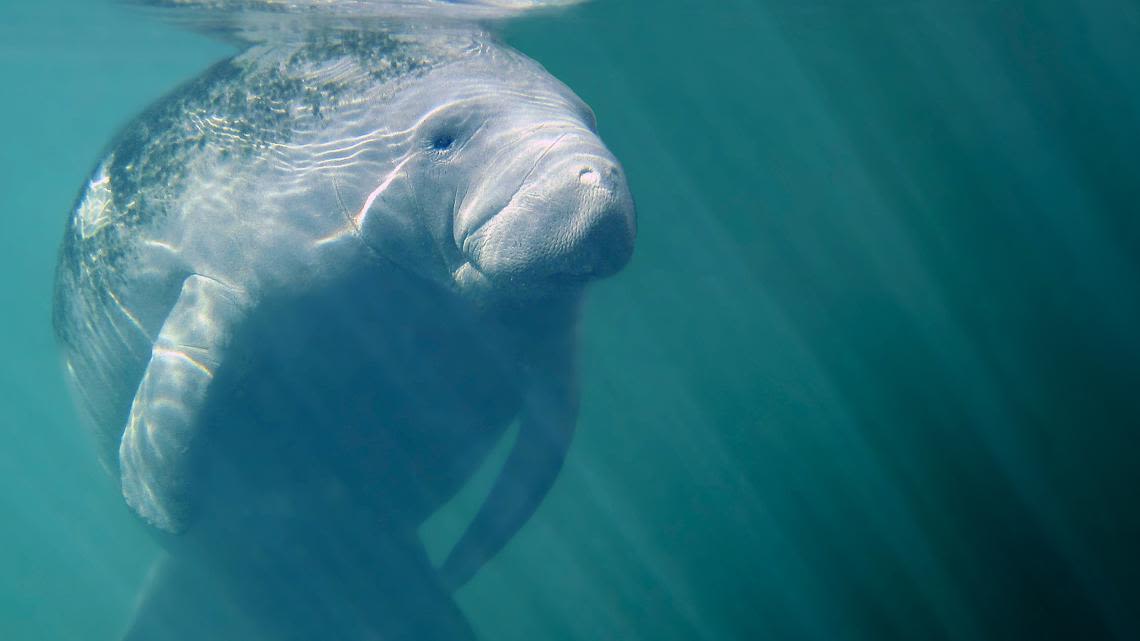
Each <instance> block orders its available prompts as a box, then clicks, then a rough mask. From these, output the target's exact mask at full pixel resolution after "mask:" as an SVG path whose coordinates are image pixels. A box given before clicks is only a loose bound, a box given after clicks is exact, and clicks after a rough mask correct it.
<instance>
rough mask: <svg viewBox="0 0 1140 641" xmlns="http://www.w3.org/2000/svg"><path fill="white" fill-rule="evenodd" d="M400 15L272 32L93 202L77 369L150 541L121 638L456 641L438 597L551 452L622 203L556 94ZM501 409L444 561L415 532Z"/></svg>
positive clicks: (64, 315)
mask: <svg viewBox="0 0 1140 641" xmlns="http://www.w3.org/2000/svg"><path fill="white" fill-rule="evenodd" d="M176 4H177V3H176ZM206 4H210V3H206ZM266 4H270V3H266ZM318 5H319V3H318ZM320 6H323V5H320ZM248 11H252V9H250V8H249V7H243V12H248ZM242 15H247V13H243V14H242ZM266 15H271V14H268V13H267V14H266ZM417 15H418V16H419V17H417V18H416V19H415V20H411V21H409V20H407V19H401V20H397V21H393V20H384V21H378V22H369V21H362V22H360V23H357V22H353V21H349V22H346V23H338V24H336V25H335V26H330V25H325V26H323V27H321V28H316V27H308V28H306V27H304V26H303V25H304V24H305V23H304V21H301V22H299V23H298V22H291V23H289V28H281V29H266V30H265V33H267V34H268V35H265V36H264V37H261V38H258V39H247V40H245V41H244V45H243V46H242V48H241V49H240V51H239V52H238V53H237V54H236V55H234V56H233V57H231V58H229V59H226V60H223V61H221V62H219V63H217V64H215V65H214V66H213V67H211V68H210V69H208V70H207V71H206V72H205V73H203V74H202V75H201V76H199V77H198V78H196V79H193V80H191V81H190V82H188V83H186V84H185V85H184V86H182V87H180V88H179V89H177V90H175V91H174V92H173V93H171V94H170V95H168V96H167V97H165V98H163V99H161V100H160V101H159V102H157V103H156V104H154V105H153V106H152V107H150V108H149V109H147V110H146V111H145V112H144V113H143V114H141V115H140V116H138V117H137V118H136V119H135V120H134V121H133V122H131V123H130V124H129V125H128V126H127V127H126V128H125V129H124V130H123V131H122V133H121V134H120V135H119V137H118V138H117V140H115V141H114V142H113V143H112V144H111V145H110V147H109V148H108V151H107V152H106V154H105V157H104V158H103V159H102V160H101V161H100V162H99V163H98V165H97V167H96V169H95V170H94V171H93V173H92V175H91V177H90V179H89V180H88V181H87V184H86V185H85V186H84V187H83V189H82V191H81V194H80V197H79V199H78V202H77V204H76V206H75V208H74V212H73V214H72V216H71V218H70V222H69V224H68V226H67V229H66V232H65V235H64V240H63V243H62V248H61V252H60V260H59V264H58V270H57V279H56V290H55V307H54V323H55V329H56V334H57V336H58V339H59V342H60V344H61V350H62V353H63V357H64V363H65V370H66V377H67V378H68V380H69V382H70V383H71V386H72V389H73V390H74V395H75V397H76V399H77V402H78V405H79V406H80V409H81V414H82V415H83V417H84V420H85V422H86V423H88V425H89V427H90V429H91V432H92V433H93V434H94V435H95V440H96V443H97V450H98V452H99V455H100V458H101V460H102V461H103V463H104V464H105V467H106V468H107V469H108V470H109V472H110V473H112V474H114V475H116V476H117V477H118V478H119V479H120V481H121V487H122V494H123V497H124V498H125V501H126V504H127V505H129V506H130V508H131V509H132V510H133V511H134V512H135V513H137V515H138V516H139V517H141V519H142V520H143V521H145V522H146V523H147V524H149V525H148V527H149V529H150V530H151V531H152V532H153V533H154V534H155V536H156V537H158V538H159V539H160V540H161V542H162V543H163V545H164V547H165V550H166V555H165V558H164V560H163V561H162V562H161V563H160V565H159V566H157V567H156V569H155V570H154V572H153V573H152V576H151V578H150V579H149V580H148V585H147V586H146V588H145V591H144V592H143V593H142V595H141V597H140V603H139V607H138V611H137V612H136V614H135V617H134V621H133V622H132V624H131V626H130V629H129V630H128V632H127V634H126V636H125V638H127V639H140V640H141V639H147V640H151V641H154V640H156V639H178V640H181V639H202V638H216V639H226V638H235V639H236V638H242V639H255V638H265V639H437V638H438V639H443V638H447V639H464V638H473V634H472V632H471V629H470V627H469V626H468V624H467V622H466V621H465V620H464V618H463V616H462V614H461V613H460V612H459V610H458V608H457V607H456V605H455V604H454V602H453V600H452V593H453V591H454V590H455V589H457V588H458V587H460V586H462V585H463V584H465V583H466V582H467V581H468V580H469V579H470V578H471V577H472V576H473V575H474V574H475V573H476V572H477V571H478V570H479V568H480V567H481V566H482V565H483V564H484V563H485V562H486V561H487V560H488V559H490V558H491V557H493V556H494V555H495V554H496V553H497V552H498V551H499V550H500V549H501V548H502V547H503V545H504V544H505V543H506V542H507V541H508V540H509V539H510V538H511V537H512V536H513V535H514V534H515V533H516V532H517V531H518V529H519V528H520V527H521V526H522V525H523V524H524V523H525V522H526V521H527V520H528V518H529V517H530V516H531V515H532V514H533V513H534V511H535V509H536V507H537V506H538V505H539V503H540V502H541V500H542V499H543V497H544V496H545V495H546V493H547V491H548V490H549V489H550V488H551V486H552V484H553V482H554V480H555V478H556V476H557V474H558V472H559V470H560V468H561V466H562V463H563V461H564V458H565V456H566V453H567V449H568V447H569V444H570V442H571V437H572V434H573V432H574V426H575V422H576V416H577V408H578V389H577V388H578V385H577V374H576V365H575V361H576V357H575V352H576V342H577V337H576V332H577V330H576V327H577V324H578V322H577V321H578V316H579V310H580V308H581V304H582V300H583V293H584V290H585V288H586V286H587V284H589V283H590V282H592V281H595V280H597V279H599V278H603V277H606V276H609V275H611V274H614V273H616V272H617V271H619V270H620V269H621V268H622V267H623V266H624V265H625V264H626V263H627V262H628V260H629V259H630V257H631V254H632V251H633V244H634V238H635V233H636V223H635V208H634V204H633V199H632V197H631V194H630V190H629V187H628V185H627V182H626V179H625V176H624V173H623V170H622V167H621V165H620V164H619V162H618V161H617V159H616V158H615V157H614V155H613V154H612V153H611V152H610V151H609V150H608V149H607V148H606V146H605V145H604V144H603V142H602V141H601V140H600V138H599V136H598V134H597V131H596V125H595V120H594V115H593V113H592V112H591V110H590V108H589V107H587V105H586V104H584V103H583V101H582V100H580V99H579V98H578V97H577V96H576V95H575V94H574V93H573V92H572V91H571V90H570V89H568V88H567V87H566V86H565V85H563V84H562V83H561V82H559V81H558V80H557V79H555V78H554V77H552V76H551V75H550V74H549V73H548V72H546V71H545V70H544V69H543V68H542V67H541V66H540V65H539V64H538V63H536V62H534V61H532V60H530V59H528V58H526V57H525V56H523V55H522V54H520V53H518V52H517V51H514V50H512V49H511V48H509V47H508V46H506V45H504V44H503V43H502V42H501V41H499V40H498V39H497V38H496V37H495V36H494V35H493V33H492V32H490V31H489V30H487V29H486V28H485V27H483V26H478V25H476V24H475V23H462V22H456V21H454V20H450V21H447V22H445V23H438V24H435V23H431V22H430V21H428V20H425V19H423V16H422V15H421V14H417ZM298 24H300V25H302V27H300V28H299V27H298ZM516 423H517V426H518V429H517V433H516V436H515V440H514V442H513V444H511V445H510V450H509V454H508V456H507V459H506V462H505V463H504V464H503V466H502V469H501V471H500V472H499V474H498V476H497V478H496V480H495V481H494V484H493V486H492V488H491V490H490V493H489V494H488V496H487V498H486V499H485V501H484V503H483V504H482V506H481V507H480V508H479V510H478V512H477V513H476V515H475V517H474V518H473V520H472V521H471V523H470V524H469V525H468V526H467V528H466V531H465V532H464V533H463V534H462V536H461V537H460V538H459V540H458V542H457V543H456V544H455V546H454V548H453V549H452V550H451V551H450V553H449V554H448V555H447V557H446V559H445V560H444V561H443V563H442V564H441V565H439V566H438V567H437V566H435V565H433V564H432V563H431V562H430V561H429V560H428V557H427V554H426V553H425V550H424V548H423V545H422V543H421V542H420V540H419V538H418V536H417V528H418V527H419V526H420V525H421V524H422V523H423V522H424V521H425V520H426V519H427V518H428V517H430V516H431V515H432V514H433V513H435V512H436V511H437V510H438V509H439V508H440V506H441V505H443V504H445V503H446V502H447V501H448V500H450V499H451V498H452V497H453V496H454V495H455V494H456V493H457V492H458V490H459V489H461V488H462V487H463V485H464V484H465V483H466V482H467V481H468V480H469V478H470V477H471V475H472V474H473V472H474V471H475V470H476V469H477V468H478V467H479V466H480V465H481V464H482V463H483V461H484V459H485V458H486V457H487V455H488V453H489V452H490V451H491V450H492V449H493V448H494V447H495V446H496V444H497V443H498V442H499V441H500V440H502V439H504V438H507V436H506V435H507V434H508V433H509V432H508V428H509V427H510V426H511V425H512V424H516Z"/></svg>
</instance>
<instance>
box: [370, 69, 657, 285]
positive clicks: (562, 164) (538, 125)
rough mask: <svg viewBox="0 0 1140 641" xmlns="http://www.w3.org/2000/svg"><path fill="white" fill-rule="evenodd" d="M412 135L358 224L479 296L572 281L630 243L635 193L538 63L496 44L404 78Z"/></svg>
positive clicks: (399, 110)
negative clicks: (417, 76) (440, 66)
mask: <svg viewBox="0 0 1140 641" xmlns="http://www.w3.org/2000/svg"><path fill="white" fill-rule="evenodd" d="M385 110H386V111H387V112H388V114H389V115H394V116H395V120H396V121H398V122H399V126H400V127H402V129H401V130H400V131H401V132H402V133H403V134H404V135H405V137H406V142H405V143H404V146H403V149H402V153H401V155H400V156H399V158H398V161H397V162H395V163H394V164H393V166H392V168H391V171H390V172H389V173H387V174H386V175H382V176H375V177H374V178H373V180H374V184H375V185H376V186H375V187H374V188H373V189H372V192H371V195H370V196H369V200H368V201H367V202H366V203H365V206H364V208H363V209H362V210H361V213H360V217H359V220H358V226H359V228H360V230H361V233H362V235H363V237H364V239H365V241H366V242H367V243H368V244H369V246H370V247H371V248H372V249H373V250H375V251H376V252H377V253H379V254H380V255H382V256H384V257H386V258H388V259H390V260H392V261H394V262H396V263H398V264H401V265H403V266H405V267H408V268H409V269H411V270H413V271H416V272H418V273H421V274H423V275H425V276H428V277H430V278H432V279H434V280H437V281H442V282H447V283H448V284H449V285H450V286H452V287H455V288H457V289H458V290H459V291H460V292H461V293H464V294H467V295H471V296H474V297H497V298H501V297H504V296H506V297H514V296H536V295H537V296H543V295H547V294H551V293H558V292H568V291H571V292H572V291H575V290H577V289H579V288H580V287H581V286H582V285H584V284H585V283H587V282H589V281H590V280H593V279H597V278H601V277H604V276H608V275H610V274H613V273H615V272H616V271H618V270H619V269H621V268H622V267H623V266H624V265H625V263H626V262H628V260H629V258H630V256H631V254H632V252H633V242H634V236H635V234H636V217H635V212H634V204H633V199H632V197H631V195H630V190H629V186H628V185H627V183H626V179H625V175H624V173H623V170H622V168H621V165H620V164H619V163H618V161H617V159H616V158H615V157H614V156H613V154H612V153H610V151H609V150H608V149H607V148H606V146H605V145H604V144H603V143H602V141H601V139H600V138H599V137H598V134H597V130H596V124H595V121H594V115H593V112H592V111H591V110H590V108H589V107H587V106H586V104H585V103H583V102H582V100H581V99H579V98H578V97H577V96H576V95H574V93H573V92H572V91H570V89H568V88H567V87H566V86H565V85H563V84H562V83H560V82H559V81H558V80H556V79H555V78H553V77H552V76H551V75H550V74H548V73H547V72H546V71H545V70H543V69H542V68H541V67H540V66H539V65H537V64H536V63H534V62H532V61H530V60H527V59H525V58H523V57H522V56H519V55H515V54H513V53H511V52H509V51H504V50H501V49H497V48H496V49H492V50H490V51H484V52H481V53H479V54H477V55H473V56H471V57H469V58H467V59H464V60H462V61H459V62H455V63H452V64H449V65H447V66H445V67H442V68H439V69H435V70H433V71H431V72H430V73H427V74H425V75H424V76H422V77H419V78H414V79H410V80H408V81H407V82H406V84H405V85H404V86H402V87H401V88H400V89H399V91H397V92H396V94H395V95H394V96H393V97H392V98H391V103H390V104H389V105H387V106H386V109H385Z"/></svg>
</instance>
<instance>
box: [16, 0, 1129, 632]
mask: <svg viewBox="0 0 1140 641" xmlns="http://www.w3.org/2000/svg"><path fill="white" fill-rule="evenodd" d="M0 2H2V3H0V79H2V80H0V81H2V83H3V88H4V89H3V100H0V435H2V438H3V441H2V443H0V639H4V640H11V641H24V640H28V641H32V640H35V641H40V640H43V641H47V640H51V641H55V640H71V639H81V640H84V641H101V640H104V639H105V640H108V641H114V640H116V639H117V638H118V635H119V634H121V632H122V629H123V627H124V626H125V624H126V622H127V620H128V617H129V616H130V613H131V609H132V607H133V603H134V600H135V596H136V594H137V592H138V590H139V586H140V584H141V582H142V580H143V577H144V576H145V574H146V572H147V569H148V567H149V566H150V563H151V561H152V560H153V559H154V558H155V556H156V555H157V553H158V547H157V545H155V544H154V543H153V542H152V541H151V539H150V538H149V537H148V535H147V534H146V533H145V531H143V528H141V527H140V526H139V524H138V523H137V522H136V520H135V518H134V517H133V516H132V515H131V514H130V513H129V512H128V509H127V508H126V506H125V505H124V503H123V501H122V499H121V498H120V496H119V492H118V488H117V483H116V482H115V481H114V480H113V479H112V478H111V477H110V476H108V475H107V474H106V473H105V472H104V471H103V470H102V469H100V468H99V466H98V464H97V462H96V458H95V455H94V450H93V446H92V443H91V442H90V439H89V438H88V436H87V435H86V434H85V433H84V432H83V430H82V429H81V428H80V426H79V424H78V421H77V418H76V416H75V413H74V411H73V408H72V404H71V401H70V400H69V398H68V397H67V390H66V389H65V388H64V385H63V379H62V376H61V371H60V366H59V361H58V358H57V355H56V351H55V345H54V340H53V338H52V333H51V325H50V309H51V287H52V276H53V270H54V264H55V260H56V250H57V247H58V243H59V240H60V238H61V236H62V230H63V225H64V221H65V219H66V216H67V215H68V212H69V210H70V208H71V206H72V203H73V200H74V198H75V196H76V194H77V192H78V189H79V187H80V185H81V184H82V183H83V181H84V180H85V178H86V177H87V175H88V172H89V171H90V170H91V169H92V167H93V166H94V163H95V161H96V160H97V159H98V157H99V155H100V153H101V151H102V149H103V148H104V146H105V145H106V144H107V143H108V142H109V140H110V139H111V138H112V136H113V135H114V134H115V132H116V131H117V130H118V129H119V128H120V127H121V126H123V125H124V124H125V123H126V122H127V121H128V120H129V119H130V118H131V117H132V116H134V115H135V114H137V113H138V112H139V111H140V110H142V109H143V108H144V107H145V106H147V105H148V104H149V103H151V102H152V101H154V100H155V99H157V98H158V97H160V96H161V95H163V94H164V93H165V92H167V91H169V90H170V89H172V88H173V87H175V86H176V85H178V84H179V83H181V82H183V81H184V80H186V79H189V78H191V77H193V76H194V75H195V74H197V73H199V72H200V71H202V70H203V69H205V68H206V66H207V65H208V64H209V63H210V62H212V61H214V60H217V59H219V58H221V57H224V56H225V55H227V54H228V53H229V52H230V51H231V49H229V48H228V47H227V46H226V45H224V44H222V43H219V42H216V41H212V40H210V39H208V38H206V37H204V36H200V35H195V34H192V33H188V32H184V31H180V30H178V29H176V28H174V27H172V26H170V25H166V24H162V23H159V22H156V21H154V20H152V19H150V18H148V17H146V16H144V15H140V14H137V13H134V12H131V11H128V10H124V9H122V8H119V7H115V6H113V5H110V4H107V3H105V2H100V1H95V0H83V1H80V0H44V1H42V2H37V3H31V2H15V1H14V0H0ZM504 37H505V39H506V40H507V41H508V42H509V43H511V44H512V45H514V46H515V47H517V48H519V49H520V50H522V51H523V52H524V53H526V54H527V55H529V56H531V57H533V58H535V59H537V60H538V61H539V62H541V63H543V64H544V65H545V66H546V67H547V68H548V69H549V70H550V71H551V72H552V73H553V74H554V75H555V76H557V77H558V78H560V79H562V80H563V81H564V82H566V83H567V84H568V85H570V86H571V87H572V88H573V89H574V90H575V91H576V92H578V94H579V95H581V96H582V97H583V98H584V99H585V100H586V102H587V103H589V104H590V105H591V106H592V107H593V108H594V110H595V111H596V113H597V115H598V119H599V125H600V131H601V134H602V136H603V138H604V139H605V140H606V142H607V143H608V145H609V146H610V148H611V149H612V150H613V151H614V152H615V154H616V155H617V156H618V157H619V158H620V159H621V160H622V162H623V164H624V165H625V169H626V172H627V174H628V176H629V180H630V184H631V187H632V189H633V192H634V196H635V198H636V199H637V202H638V208H639V217H640V230H639V232H640V235H639V239H638V248H637V253H636V255H635V258H634V261H633V263H632V264H631V265H630V267H629V268H628V269H627V270H626V271H625V272H623V273H622V274H621V275H619V276H618V277H616V278H613V279H611V280H608V281H606V282H604V283H602V284H600V285H599V286H597V287H596V288H595V290H594V292H593V295H592V297H591V301H590V304H589V307H588V311H587V315H586V319H585V327H584V340H585V344H584V353H583V414H582V419H581V422H580V425H579V428H578V432H577V437H576V441H575V444H574V446H573V447H572V449H571V453H570V457H569V460H568V462H567V465H566V468H565V470H564V471H563V473H562V475H561V477H560V479H559V481H558V483H557V484H556V486H555V488H554V490H553V491H552V493H551V494H550V495H549V497H548V498H547V500H546V501H545V503H544V504H543V506H542V507H541V508H540V510H539V512H538V514H537V516H536V517H535V519H534V520H533V521H532V522H531V523H530V524H528V525H527V526H526V527H525V528H524V529H523V531H522V532H521V533H520V534H519V535H518V536H517V537H516V538H515V539H514V540H513V541H512V542H511V543H510V544H509V545H508V547H507V549H506V550H505V552H504V553H503V554H502V555H500V556H499V557H498V558H496V559H495V560H494V561H493V562H492V563H490V564H489V565H488V566H487V567H486V569H484V570H483V571H482V572H481V573H480V574H479V575H478V576H477V577H476V579H475V580H474V581H473V582H472V583H471V584H470V585H468V586H467V587H465V588H464V589H463V590H462V591H461V592H460V593H459V595H458V598H459V602H460V604H461V606H462V607H463V609H464V611H465V612H466V613H467V615H468V617H469V618H470V619H471V621H472V623H473V625H474V626H475V628H476V629H477V631H478V632H479V633H480V635H481V637H482V638H484V639H488V640H500V639H501V640H519V641H521V640H524V639H559V640H587V639H589V640H596V639H618V640H625V639H630V640H633V639H647V640H672V639H676V640H690V639H709V640H721V639H747V640H751V639H774V640H783V639H821V640H823V639H852V640H855V639H868V640H882V639H1014V638H1023V639H1044V638H1060V639H1102V638H1103V639H1137V638H1140V608H1137V607H1136V606H1137V603H1140V549H1138V542H1140V463H1138V461H1137V454H1138V447H1137V446H1138V445H1140V437H1138V434H1140V387H1138V385H1140V337H1138V330H1140V278H1138V277H1140V204H1138V203H1140V165H1138V161H1140V74H1137V72H1136V65H1137V62H1138V61H1140V6H1138V5H1137V4H1135V3H1132V2H1126V1H1121V0H1088V1H1085V2H1063V1H1059V0H1008V1H1005V2H990V1H982V0H954V1H950V0H871V1H870V2H854V1H848V0H769V1H766V2H760V1H744V0H736V1H718V2H705V1H699V0H691V1H682V0H673V1H665V2H650V1H648V0H641V1H634V0H598V1H597V2H594V3H590V4H587V5H584V6H581V7H577V8H574V9H572V10H570V11H567V12H563V13H558V14H555V15H550V16H544V17H541V18H538V19H530V20H523V21H519V22H515V23H511V24H510V25H508V26H507V28H506V29H505V34H504ZM501 454H502V452H500V453H499V455H500V456H501ZM491 468H493V462H492V464H490V465H489V466H488V469H487V470H484V471H483V473H482V475H481V476H480V478H478V479H476V481H474V482H473V483H472V486H471V487H470V488H469V490H468V491H466V492H465V493H464V495H462V496H461V497H459V499H457V501H456V502H455V505H454V506H451V508H449V510H448V511H447V512H446V513H444V514H441V515H440V516H439V517H438V518H436V519H435V520H433V522H432V523H429V524H428V526H425V530H424V532H423V536H424V538H425V540H426V541H428V543H429V544H430V546H431V548H432V550H433V554H438V553H439V552H440V551H441V550H444V549H445V548H446V545H447V544H448V543H449V542H450V541H451V540H454V535H455V533H456V531H457V529H458V528H460V527H462V525H463V518H464V515H465V514H469V513H470V511H471V509H472V508H473V507H474V506H475V505H477V503H478V494H479V491H480V489H481V487H480V486H481V485H482V486H483V487H485V486H486V483H487V481H488V479H490V478H491V475H493V469H491Z"/></svg>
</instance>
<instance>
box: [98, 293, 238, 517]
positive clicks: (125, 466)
mask: <svg viewBox="0 0 1140 641" xmlns="http://www.w3.org/2000/svg"><path fill="white" fill-rule="evenodd" d="M244 309H245V295H244V293H243V292H241V291H239V290H237V289H234V288H232V287H229V286H227V285H225V284H223V283H221V282H219V281H217V280H214V279H212V278H209V277H206V276H201V275H198V274H195V275H192V276H190V277H189V278H187V279H186V280H185V281H184V282H183V284H182V291H181V293H180V295H179V297H178V302H177V303H175V305H174V308H173V309H171V311H170V314H169V315H168V316H167V318H166V321H165V322H164V323H163V325H162V330H161V332H160V333H159V335H158V338H157V339H155V341H154V347H153V350H152V352H151V357H150V362H149V363H148V364H147V367H146V372H145V373H144V374H143V377H142V381H141V382H140V383H139V387H138V391H137V392H136V393H135V399H134V402H133V403H132V405H131V412H130V416H129V418H128V420H127V427H126V429H125V430H124V431H123V438H122V442H121V443H120V444H119V468H120V473H121V476H122V488H123V496H124V498H126V500H127V504H128V505H130V506H131V508H133V509H134V510H135V511H136V512H138V514H139V515H140V516H142V517H143V518H144V519H146V520H147V521H149V522H150V523H151V524H153V525H154V526H156V527H158V528H160V529H163V530H166V531H168V532H180V531H182V530H183V529H185V527H186V520H187V518H188V516H189V509H190V505H189V499H188V496H187V489H188V488H187V482H188V476H189V474H190V467H191V458H192V456H191V455H192V453H193V447H194V441H195V440H196V437H197V431H198V429H199V426H198V421H197V417H198V412H199V411H200V408H201V406H202V403H203V401H204V399H205V397H206V390H207V389H208V388H209V385H210V381H211V380H212V379H213V377H214V371H215V370H216V369H217V367H218V365H220V364H221V360H222V352H223V351H224V350H225V347H226V344H227V342H228V341H229V338H230V336H231V335H232V333H233V327H234V325H235V324H236V323H237V321H238V319H240V318H241V317H242V315H243V314H244Z"/></svg>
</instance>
